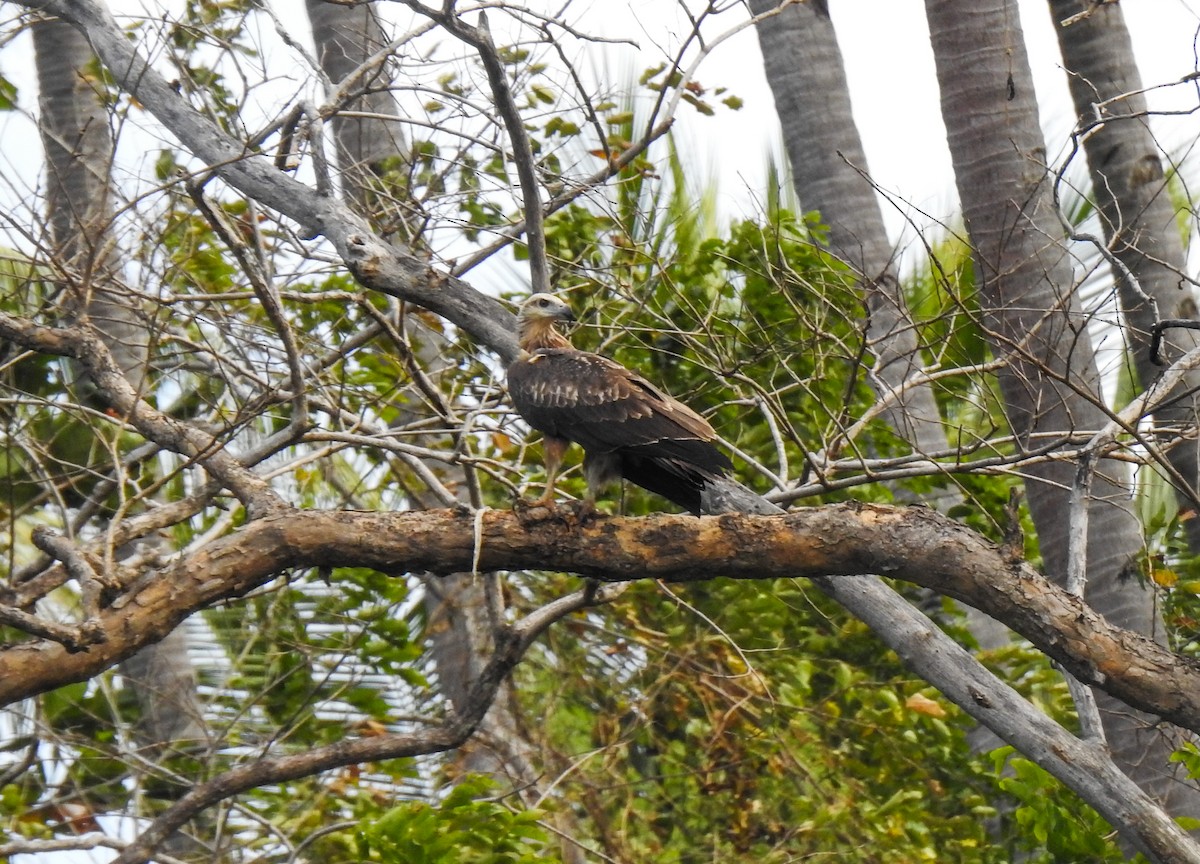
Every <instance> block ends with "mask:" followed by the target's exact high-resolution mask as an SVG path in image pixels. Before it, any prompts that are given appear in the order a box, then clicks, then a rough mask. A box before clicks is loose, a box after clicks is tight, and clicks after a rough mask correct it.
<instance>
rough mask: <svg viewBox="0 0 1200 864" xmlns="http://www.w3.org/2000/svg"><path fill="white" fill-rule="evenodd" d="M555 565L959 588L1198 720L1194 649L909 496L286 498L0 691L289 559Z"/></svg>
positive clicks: (12, 655)
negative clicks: (759, 508)
mask: <svg viewBox="0 0 1200 864" xmlns="http://www.w3.org/2000/svg"><path fill="white" fill-rule="evenodd" d="M475 565H477V566H478V567H479V568H480V569H481V570H501V569H523V568H530V569H548V568H553V569H557V570H564V571H569V572H573V573H578V574H580V575H583V576H588V577H591V578H596V579H601V580H608V581H614V580H618V581H620V580H630V579H646V578H654V579H664V580H670V581H679V582H690V581H699V580H706V579H713V578H717V577H721V576H724V577H728V578H735V579H769V578H794V577H821V576H841V575H860V574H872V573H882V574H885V575H887V576H891V577H895V578H898V579H904V580H907V581H911V582H913V583H914V584H918V585H923V586H925V587H927V588H931V589H933V590H935V591H938V592H940V593H943V594H946V595H948V596H951V597H954V598H955V599H958V600H961V601H963V602H964V603H967V604H968V605H971V606H974V607H976V608H978V609H981V610H982V611H984V612H987V613H988V614H989V615H992V616H993V617H994V618H997V619H999V620H1001V621H1003V622H1004V623H1006V624H1007V625H1009V626H1010V627H1011V628H1012V629H1014V630H1016V631H1017V632H1019V633H1021V634H1022V635H1023V636H1025V637H1026V638H1027V639H1029V640H1030V641H1031V642H1032V643H1033V644H1034V645H1036V646H1037V647H1038V648H1039V649H1041V650H1042V651H1044V652H1045V653H1046V654H1048V655H1049V656H1050V657H1051V658H1053V659H1054V660H1056V661H1058V662H1059V663H1061V664H1062V665H1063V666H1064V667H1065V668H1066V669H1068V670H1069V671H1070V672H1072V673H1073V674H1074V675H1076V677H1078V678H1080V679H1081V680H1083V681H1085V682H1087V683H1091V684H1096V685H1098V686H1100V687H1101V688H1103V689H1105V690H1107V691H1108V692H1109V693H1111V694H1112V695H1114V696H1116V697H1118V698H1120V699H1122V700H1124V701H1126V702H1127V703H1129V704H1130V705H1133V706H1136V707H1138V708H1142V709H1144V710H1146V711H1150V712H1152V713H1154V714H1157V715H1160V716H1162V717H1163V718H1165V719H1168V720H1170V721H1171V722H1174V723H1177V724H1179V725H1181V726H1185V727H1187V728H1189V729H1192V730H1194V731H1197V732H1200V664H1197V663H1196V662H1194V661H1192V660H1189V659H1187V658H1183V657H1180V656H1178V655H1175V654H1173V653H1171V652H1170V651H1168V650H1167V649H1165V648H1164V647H1162V646H1160V645H1158V644H1156V643H1154V642H1153V641H1151V640H1150V639H1147V638H1145V637H1143V636H1139V635H1137V634H1135V633H1132V632H1130V631H1127V630H1122V629H1120V628H1118V627H1113V626H1112V625H1110V624H1109V623H1108V622H1107V621H1105V619H1104V618H1103V617H1101V616H1100V615H1098V614H1097V613H1096V612H1095V611H1094V610H1093V609H1091V607H1089V606H1088V605H1087V604H1086V603H1084V602H1083V601H1082V600H1080V599H1079V598H1078V597H1074V596H1072V595H1070V594H1068V593H1067V592H1066V591H1064V590H1063V589H1061V588H1059V587H1057V586H1055V585H1053V584H1052V583H1050V582H1049V581H1047V580H1046V579H1045V578H1044V577H1042V576H1041V575H1040V574H1039V573H1037V572H1036V571H1034V570H1033V568H1032V567H1029V566H1028V565H1025V564H1022V563H1013V562H1011V561H1010V560H1008V559H1007V558H1006V557H1005V556H1004V555H1003V553H1002V552H1001V551H1000V550H999V549H997V548H996V547H995V546H993V545H992V544H991V543H989V542H987V541H986V540H984V539H983V538H981V537H979V536H978V535H977V534H975V533H974V532H972V531H970V530H969V529H967V528H964V527H963V526H961V525H959V524H957V523H955V522H953V521H951V520H949V519H947V518H945V517H943V516H940V515H938V514H937V513H935V512H933V511H929V510H926V509H925V508H920V507H910V508H894V507H884V506H876V505H865V504H843V505H834V506H829V507H820V508H809V509H805V510H801V511H797V512H795V513H790V514H788V515H786V516H779V517H768V518H762V517H748V516H736V515H726V516H719V517H704V518H699V519H697V518H693V517H684V516H656V517H649V518H642V519H624V518H599V519H597V520H595V522H593V523H590V524H588V525H586V526H582V527H581V526H578V525H575V524H574V523H572V522H570V520H567V521H566V522H564V521H563V520H559V519H552V520H547V521H542V522H534V523H531V522H529V521H527V520H526V521H523V520H522V519H521V518H519V517H518V516H517V515H515V514H513V513H509V512H501V511H489V512H488V513H487V514H486V516H485V518H484V519H483V520H482V524H481V526H480V531H479V543H478V545H477V540H476V520H475V518H474V516H472V515H470V514H463V513H459V512H457V511H425V512H421V513H358V512H342V511H338V512H318V511H304V512H289V513H283V514H279V515H274V516H269V517H267V518H264V519H260V520H257V521H255V522H252V523H249V524H247V525H246V526H244V527H243V528H241V529H239V530H238V531H237V532H236V533H234V534H232V535H230V536H228V537H226V538H223V539H221V540H218V541H215V542H213V543H212V544H209V545H208V546H206V547H205V548H203V549H199V550H197V551H195V552H193V553H191V554H190V555H188V556H186V557H184V558H182V559H181V560H179V561H177V562H176V563H174V564H173V565H171V566H169V567H166V568H163V569H162V570H160V571H157V572H151V573H147V574H145V575H143V576H142V577H141V578H140V579H138V580H136V582H134V583H133V584H132V585H130V586H129V587H128V588H127V590H126V591H125V592H124V593H123V594H122V595H121V596H119V597H118V598H117V599H116V600H115V601H114V602H113V603H112V604H111V605H110V606H108V607H107V608H105V609H103V610H102V611H101V617H100V621H101V625H102V627H103V632H104V634H105V636H106V638H107V641H106V642H104V643H102V644H99V645H95V646H92V647H91V648H90V649H89V650H88V651H86V652H81V653H77V654H71V653H70V652H68V651H67V650H66V649H65V648H63V646H61V645H55V644H49V643H46V642H42V641H32V642H28V643H22V644H19V645H14V646H11V647H9V648H7V649H6V650H4V651H0V704H8V703H10V702H12V701H14V700H16V699H21V698H25V697H27V696H31V695H34V694H36V693H39V692H44V691H46V690H49V689H52V688H54V687H58V686H61V685H63V684H66V683H69V682H72V681H82V680H84V679H86V678H88V677H90V676H92V675H95V674H97V673H98V672H100V671H103V670H104V669H106V668H108V667H109V666H111V665H112V664H113V663H115V662H117V661H118V660H120V659H121V658H123V657H125V656H128V654H130V653H132V652H133V651H136V650H137V649H138V648H139V647H141V646H142V645H144V644H146V643H147V642H152V641H154V640H155V639H158V638H161V637H162V636H163V635H165V634H166V633H167V632H169V631H170V630H171V629H172V628H173V627H174V626H175V625H177V624H178V623H179V622H180V621H182V620H183V619H184V618H185V617H187V616H188V615H190V614H191V613H193V612H195V611H196V610H198V609H202V608H204V607H205V606H207V605H209V604H211V603H213V602H215V601H217V600H220V599H223V598H228V597H236V596H240V595H242V594H244V593H246V592H247V591H250V590H251V589H253V588H256V587H258V586H260V585H262V584H264V583H265V582H266V581H268V580H269V579H271V578H272V577H273V576H274V575H275V574H277V573H280V572H283V571H285V570H288V569H290V568H294V567H317V566H324V567H329V566H364V567H373V568H375V569H378V570H380V571H382V572H387V573H396V572H405V571H422V570H424V571H432V572H442V573H446V572H456V571H464V570H469V569H470V568H471V567H472V566H475Z"/></svg>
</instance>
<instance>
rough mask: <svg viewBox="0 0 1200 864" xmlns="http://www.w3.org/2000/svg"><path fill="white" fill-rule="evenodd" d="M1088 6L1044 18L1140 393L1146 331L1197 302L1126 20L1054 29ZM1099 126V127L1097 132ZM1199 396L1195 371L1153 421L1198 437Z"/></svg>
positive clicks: (1182, 461) (1183, 456) (1187, 502)
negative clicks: (1111, 263)
mask: <svg viewBox="0 0 1200 864" xmlns="http://www.w3.org/2000/svg"><path fill="white" fill-rule="evenodd" d="M1085 5H1087V6H1089V7H1090V6H1092V4H1082V3H1079V2H1078V0H1051V2H1050V13H1051V16H1052V17H1053V19H1054V30H1055V32H1056V33H1057V34H1058V44H1059V49H1060V50H1061V51H1062V57H1063V65H1064V66H1065V67H1066V70H1067V82H1068V84H1069V85H1070V88H1071V99H1072V100H1073V101H1074V103H1075V111H1076V113H1077V114H1078V115H1079V122H1080V128H1081V129H1083V128H1089V127H1090V128H1089V131H1088V134H1087V135H1084V136H1083V148H1084V152H1085V153H1086V154H1087V160H1088V167H1089V169H1090V170H1091V175H1092V192H1093V194H1094V195H1095V198H1096V206H1097V209H1098V210H1099V212H1100V221H1101V225H1102V226H1103V230H1104V240H1105V243H1106V244H1107V245H1108V247H1109V248H1110V249H1111V250H1112V254H1113V255H1114V256H1115V257H1116V258H1117V260H1118V261H1119V262H1120V263H1121V265H1122V267H1123V268H1124V269H1122V268H1121V267H1118V268H1114V272H1113V278H1114V280H1115V282H1116V284H1117V295H1118V297H1119V299H1120V302H1121V311H1122V313H1123V315H1124V318H1125V324H1126V325H1127V333H1128V338H1129V342H1130V350H1131V351H1132V352H1133V366H1134V368H1135V369H1136V370H1137V375H1138V378H1139V379H1140V381H1141V385H1142V386H1143V387H1145V386H1147V385H1148V384H1150V383H1151V382H1152V381H1154V379H1155V378H1156V377H1157V376H1158V373H1159V371H1160V369H1159V367H1158V366H1156V365H1154V363H1153V361H1152V360H1151V357H1150V334H1151V329H1152V328H1153V326H1154V325H1155V324H1156V323H1157V319H1165V318H1177V319H1196V318H1197V317H1198V316H1197V309H1196V296H1195V293H1194V291H1193V290H1192V289H1191V287H1190V286H1189V284H1188V282H1187V280H1186V277H1185V275H1184V274H1185V273H1186V272H1187V267H1186V261H1185V258H1184V251H1183V241H1182V239H1181V238H1180V233H1179V228H1178V226H1177V224H1176V221H1175V208H1174V206H1173V205H1172V204H1171V200H1170V196H1169V195H1168V192H1167V180H1166V175H1165V172H1164V171H1163V165H1162V159H1161V158H1160V156H1159V151H1158V148H1157V147H1155V144H1154V136H1153V134H1152V133H1151V130H1150V126H1149V122H1150V118H1149V115H1148V108H1147V105H1146V96H1145V94H1144V93H1142V92H1141V90H1142V78H1141V75H1140V74H1139V72H1138V68H1137V63H1136V61H1135V60H1134V57H1133V45H1132V43H1131V42H1130V38H1129V31H1128V30H1127V29H1126V27H1125V17H1124V13H1123V12H1122V11H1121V7H1120V6H1119V5H1116V4H1113V5H1105V6H1099V7H1096V8H1093V9H1092V10H1091V13H1090V14H1088V15H1087V16H1086V17H1083V18H1079V19H1077V20H1076V21H1075V22H1074V23H1073V24H1071V25H1070V26H1066V27H1064V26H1061V24H1060V22H1062V21H1064V20H1067V19H1068V18H1070V17H1071V16H1073V15H1075V14H1076V13H1078V12H1080V11H1081V10H1082V9H1083V7H1084V6H1085ZM1118 97H1120V98H1118ZM1099 105H1103V108H1102V109H1100V110H1101V111H1102V113H1101V115H1100V117H1097V115H1096V108H1095V107H1094V106H1099ZM1097 120H1103V121H1105V122H1103V123H1101V124H1099V125H1096V121H1097ZM1126 273H1128V274H1129V276H1132V277H1133V279H1132V280H1131V279H1130V278H1128V277H1127V276H1126ZM1134 281H1136V283H1137V285H1136V286H1135V284H1134ZM1138 286H1140V289H1141V290H1138ZM1151 299H1152V300H1153V302H1151ZM1155 306H1157V307H1158V309H1157V313H1158V314H1157V317H1156V315H1155ZM1197 346H1200V333H1198V332H1197V331H1195V330H1171V331H1169V332H1168V334H1167V338H1166V339H1165V340H1164V342H1163V354H1164V356H1165V358H1166V360H1167V361H1168V362H1170V361H1173V360H1176V359H1178V358H1179V357H1180V356H1181V355H1182V354H1184V353H1186V352H1187V351H1190V350H1191V349H1193V348H1196V347H1197ZM1198 392H1200V372H1192V373H1191V374H1190V375H1188V376H1187V378H1186V381H1185V383H1184V384H1183V385H1182V386H1181V387H1180V388H1179V392H1178V393H1176V394H1175V398H1174V399H1172V400H1170V401H1169V402H1168V403H1167V404H1166V405H1164V406H1163V407H1162V408H1160V409H1158V410H1156V411H1155V420H1156V421H1157V422H1158V424H1159V425H1170V426H1174V427H1178V428H1180V429H1185V430H1186V429H1194V428H1195V426H1196V420H1197V411H1198V409H1200V396H1198V395H1197V393H1198ZM1182 438H1183V440H1182V441H1181V442H1180V443H1178V444H1176V445H1175V446H1173V447H1172V448H1171V449H1170V450H1169V451H1168V452H1167V458H1168V460H1169V461H1170V464H1171V466H1172V467H1173V468H1174V469H1175V471H1176V472H1177V473H1178V475H1179V478H1180V479H1181V480H1182V482H1183V483H1184V484H1186V488H1177V489H1176V493H1177V496H1178V499H1179V504H1180V507H1182V508H1185V509H1191V510H1193V511H1194V510H1196V509H1200V504H1198V503H1197V500H1196V490H1197V488H1200V475H1198V472H1200V441H1198V440H1196V438H1195V436H1188V435H1185V436H1182ZM1183 524H1184V526H1185V529H1186V531H1187V536H1188V545H1189V547H1190V548H1191V550H1192V552H1193V553H1197V552H1200V519H1189V520H1185V521H1184V523H1183Z"/></svg>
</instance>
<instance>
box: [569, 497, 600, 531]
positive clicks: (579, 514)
mask: <svg viewBox="0 0 1200 864" xmlns="http://www.w3.org/2000/svg"><path fill="white" fill-rule="evenodd" d="M570 507H571V509H572V510H573V511H575V521H576V522H578V523H579V524H580V525H589V524H591V523H592V522H595V521H596V520H597V519H599V518H600V517H601V516H602V515H603V514H602V513H601V512H600V511H599V510H597V509H596V502H595V501H589V500H588V499H586V498H584V499H583V500H581V501H572V502H571V504H570Z"/></svg>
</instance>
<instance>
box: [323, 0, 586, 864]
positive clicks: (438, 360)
mask: <svg viewBox="0 0 1200 864" xmlns="http://www.w3.org/2000/svg"><path fill="white" fill-rule="evenodd" d="M306 5H307V9H308V16H309V20H310V22H311V23H312V30H313V40H314V42H315V43H316V48H317V56H318V58H319V60H320V63H321V67H322V69H323V70H324V72H325V75H326V77H327V78H328V79H329V83H330V85H331V86H333V87H334V88H336V89H337V90H338V91H339V92H342V93H343V96H344V101H343V105H342V109H343V110H345V111H349V112H352V113H367V114H370V115H372V116H369V117H357V116H347V115H346V114H343V113H341V111H339V113H337V114H334V115H333V118H332V123H331V125H332V126H333V134H334V138H335V140H336V142H337V154H338V164H339V166H340V167H341V180H342V193H343V195H344V196H345V198H346V199H347V202H348V203H349V204H350V205H351V206H352V207H354V209H356V210H357V211H358V212H359V213H360V214H361V215H362V216H363V217H364V218H366V219H367V220H368V221H369V222H370V223H371V224H372V225H373V226H374V227H375V228H376V229H377V230H379V231H380V232H381V233H385V234H388V233H393V234H394V233H396V232H397V231H398V230H400V229H403V227H404V224H405V218H404V201H403V197H404V194H405V186H406V184H404V183H400V182H398V181H399V180H401V179H402V178H405V175H404V170H405V167H406V166H407V164H408V161H409V149H408V143H407V141H406V137H405V135H404V133H403V127H402V125H401V123H400V120H401V116H400V110H399V106H398V105H397V104H396V100H395V98H394V97H393V95H392V93H391V90H390V89H389V88H390V86H391V84H392V79H391V75H390V72H389V64H388V58H387V57H386V55H381V53H380V52H381V49H383V48H385V47H386V45H387V38H386V36H385V34H384V32H383V29H382V27H381V26H380V23H379V20H378V18H377V17H376V10H375V6H374V5H373V4H370V3H365V4H362V5H360V6H355V7H345V6H339V5H336V4H333V3H328V2H323V0H307V4H306ZM364 70H365V74H364ZM352 76H358V77H357V81H356V82H355V79H353V78H352ZM383 118H394V119H392V120H386V119H383ZM397 239H398V241H399V242H402V243H404V244H407V245H413V244H416V245H419V244H420V238H419V237H413V236H410V234H409V232H408V231H407V230H401V236H400V237H399V238H397ZM404 326H405V328H406V333H405V335H406V336H408V337H410V338H411V342H412V345H413V353H414V355H415V356H416V357H417V359H418V362H419V364H420V367H421V369H422V370H423V371H424V372H425V373H426V374H428V375H429V376H430V378H431V379H432V380H434V381H436V380H437V379H438V378H439V376H440V374H441V373H442V372H443V371H444V370H446V369H448V368H453V366H454V361H453V358H452V357H451V356H450V355H449V351H450V350H451V348H452V345H451V343H450V342H449V340H448V339H446V337H445V335H443V334H441V333H437V332H435V331H433V330H431V329H430V328H428V327H426V326H424V325H423V324H422V322H421V321H420V318H419V316H411V315H410V316H405V319H404ZM409 395H410V396H411V397H412V398H409V399H403V400H400V401H401V404H403V405H404V406H405V407H404V408H403V409H402V411H401V417H400V419H399V420H398V425H401V426H403V425H407V424H408V422H410V421H411V420H413V419H414V417H413V416H412V414H413V409H412V407H410V406H420V405H421V404H422V398H421V396H420V394H419V393H418V392H415V387H411V385H410V389H409ZM429 467H430V469H431V470H432V471H434V472H435V473H436V474H439V475H444V474H445V473H446V471H445V467H444V466H442V465H430V466H429ZM452 473H453V475H454V476H452V477H450V478H447V479H448V480H449V481H450V482H449V486H450V488H451V489H453V490H454V491H455V492H456V493H457V494H458V495H459V497H460V500H462V501H463V503H464V504H467V505H469V504H470V503H471V502H470V501H469V500H468V497H467V491H466V490H467V488H468V484H467V483H466V480H465V478H464V477H463V476H462V469H453V470H452ZM418 503H419V502H418ZM425 582H426V585H425V603H424V605H425V610H426V616H427V621H428V624H427V627H426V638H427V639H428V642H429V649H430V656H431V658H432V660H433V664H434V668H435V669H436V670H437V681H438V686H439V689H440V691H441V694H442V696H443V697H444V698H446V699H447V700H448V701H449V703H450V705H452V706H453V707H454V710H455V711H456V712H458V713H459V714H460V715H461V714H463V713H464V712H466V711H467V710H468V700H469V698H470V683H471V682H472V681H474V680H476V679H477V678H478V676H479V674H480V672H481V671H482V669H483V668H484V667H485V666H486V664H487V662H488V658H489V656H490V655H491V654H492V651H493V644H492V641H493V640H492V627H491V626H490V622H489V620H488V615H487V611H486V598H485V592H484V588H483V580H482V579H481V578H480V577H479V576H478V575H477V574H473V573H469V572H467V573H452V574H448V575H446V576H444V577H443V578H441V579H438V580H434V579H426V580H425ZM515 708H516V701H515V698H514V694H513V692H512V688H511V686H510V683H509V682H508V681H507V680H504V681H501V682H499V684H498V685H497V691H496V694H495V698H494V701H493V704H492V707H491V710H490V711H489V712H488V713H487V715H486V716H485V717H483V718H482V720H481V722H480V725H479V732H480V733H481V734H479V735H478V736H475V737H474V738H473V739H472V740H471V741H470V742H468V743H467V744H466V745H465V746H463V747H461V748H459V749H458V752H457V754H456V755H457V757H458V768H459V770H461V771H465V772H470V773H479V774H489V775H491V776H493V777H495V778H497V780H499V781H500V782H501V783H505V784H507V785H508V786H510V787H512V788H515V789H518V790H520V794H521V795H522V796H523V797H525V798H526V799H527V800H532V799H533V798H535V797H536V796H537V794H538V792H537V788H536V782H537V780H538V776H539V773H540V772H539V771H537V770H536V769H535V767H534V765H533V764H532V760H533V757H534V748H533V746H532V744H531V743H530V742H529V740H528V738H527V736H526V735H525V734H524V732H523V729H522V727H521V724H520V723H519V722H518V719H517V714H516V711H515ZM561 827H562V828H563V829H564V834H565V835H566V836H572V835H573V833H574V832H573V831H572V830H570V829H571V828H572V826H568V825H563V826H561ZM577 850H578V847H577V846H576V845H575V844H573V843H566V844H564V846H563V855H564V856H565V858H566V860H568V861H574V860H577V855H578V851H577Z"/></svg>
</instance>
